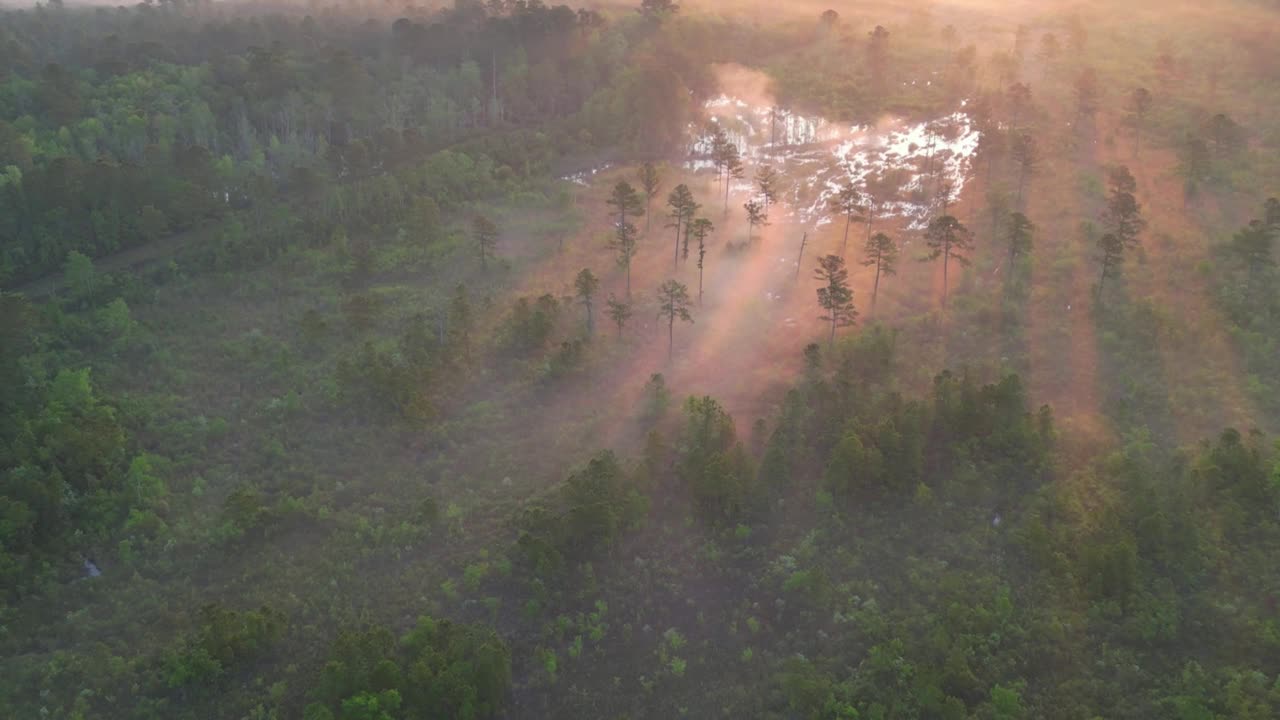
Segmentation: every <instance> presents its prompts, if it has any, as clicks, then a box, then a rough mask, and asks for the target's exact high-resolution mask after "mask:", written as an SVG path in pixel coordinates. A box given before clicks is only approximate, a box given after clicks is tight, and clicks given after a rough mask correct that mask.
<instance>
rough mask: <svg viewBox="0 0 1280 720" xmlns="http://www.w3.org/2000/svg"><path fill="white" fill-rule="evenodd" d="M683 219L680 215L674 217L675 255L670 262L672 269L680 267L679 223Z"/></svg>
mask: <svg viewBox="0 0 1280 720" xmlns="http://www.w3.org/2000/svg"><path fill="white" fill-rule="evenodd" d="M683 219H684V217H683V216H682V215H679V214H677V215H676V255H675V257H674V258H673V259H672V261H671V267H672V268H678V267H680V221H681V220H683Z"/></svg>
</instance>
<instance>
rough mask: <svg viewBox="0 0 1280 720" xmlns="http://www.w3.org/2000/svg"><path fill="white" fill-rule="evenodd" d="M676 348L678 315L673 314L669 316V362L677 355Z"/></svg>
mask: <svg viewBox="0 0 1280 720" xmlns="http://www.w3.org/2000/svg"><path fill="white" fill-rule="evenodd" d="M675 347H676V314H675V312H672V313H671V314H670V315H668V316H667V362H671V358H672V357H673V356H674V354H675Z"/></svg>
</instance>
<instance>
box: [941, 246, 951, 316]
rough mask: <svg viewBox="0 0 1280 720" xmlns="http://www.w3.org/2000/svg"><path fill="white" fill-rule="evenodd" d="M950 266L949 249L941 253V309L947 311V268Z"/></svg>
mask: <svg viewBox="0 0 1280 720" xmlns="http://www.w3.org/2000/svg"><path fill="white" fill-rule="evenodd" d="M949 264H951V248H949V247H948V248H947V249H946V250H944V251H943V252H942V309H943V310H946V309H947V290H948V289H949V288H948V285H947V266H948V265H949Z"/></svg>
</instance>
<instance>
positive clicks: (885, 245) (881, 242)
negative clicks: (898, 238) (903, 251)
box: [862, 233, 898, 311]
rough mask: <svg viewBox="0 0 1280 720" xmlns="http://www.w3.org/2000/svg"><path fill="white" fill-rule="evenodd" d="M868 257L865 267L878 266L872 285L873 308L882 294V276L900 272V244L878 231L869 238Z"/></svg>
mask: <svg viewBox="0 0 1280 720" xmlns="http://www.w3.org/2000/svg"><path fill="white" fill-rule="evenodd" d="M865 252H866V257H865V258H864V259H863V260H862V264H863V266H864V267H869V266H872V265H874V266H875V268H876V279H875V283H873V284H872V286H871V309H872V310H873V311H874V310H875V307H876V296H877V295H879V294H880V276H881V275H894V274H896V273H897V272H898V270H897V265H898V244H897V243H895V242H894V241H893V238H891V237H889V236H888V235H885V234H884V233H876V234H875V235H872V236H871V237H870V238H868V239H867V247H866V251H865Z"/></svg>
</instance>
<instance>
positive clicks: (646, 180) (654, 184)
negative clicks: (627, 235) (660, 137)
mask: <svg viewBox="0 0 1280 720" xmlns="http://www.w3.org/2000/svg"><path fill="white" fill-rule="evenodd" d="M639 180H640V189H641V190H643V191H644V234H645V236H646V237H648V235H649V206H650V204H651V203H652V202H653V196H654V195H657V194H658V189H659V188H661V187H662V173H661V172H659V171H658V168H657V167H655V166H654V164H653V163H651V162H646V163H645V164H643V165H641V166H640V173H639Z"/></svg>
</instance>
